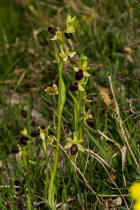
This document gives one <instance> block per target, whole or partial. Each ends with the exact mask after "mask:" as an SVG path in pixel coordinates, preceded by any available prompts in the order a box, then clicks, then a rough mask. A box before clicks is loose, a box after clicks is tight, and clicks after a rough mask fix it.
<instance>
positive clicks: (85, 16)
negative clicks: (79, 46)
mask: <svg viewBox="0 0 140 210" xmlns="http://www.w3.org/2000/svg"><path fill="white" fill-rule="evenodd" d="M82 20H88V21H93V18H92V17H91V16H88V15H83V16H82Z"/></svg>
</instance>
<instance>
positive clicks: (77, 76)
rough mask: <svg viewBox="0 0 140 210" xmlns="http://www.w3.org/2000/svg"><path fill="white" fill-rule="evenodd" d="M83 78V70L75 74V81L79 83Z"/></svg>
mask: <svg viewBox="0 0 140 210" xmlns="http://www.w3.org/2000/svg"><path fill="white" fill-rule="evenodd" d="M82 78H83V70H82V69H79V71H77V72H76V73H75V80H77V81H79V80H81V79H82Z"/></svg>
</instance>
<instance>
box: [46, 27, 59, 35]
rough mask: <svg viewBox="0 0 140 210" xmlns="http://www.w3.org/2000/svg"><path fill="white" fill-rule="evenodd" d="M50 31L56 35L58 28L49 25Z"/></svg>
mask: <svg viewBox="0 0 140 210" xmlns="http://www.w3.org/2000/svg"><path fill="white" fill-rule="evenodd" d="M48 32H49V33H50V34H52V35H56V32H57V29H56V28H53V27H48Z"/></svg>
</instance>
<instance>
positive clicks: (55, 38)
mask: <svg viewBox="0 0 140 210" xmlns="http://www.w3.org/2000/svg"><path fill="white" fill-rule="evenodd" d="M57 39H60V40H62V32H61V31H60V29H59V28H57V31H56V34H55V36H54V37H53V38H51V39H50V40H52V41H55V40H57Z"/></svg>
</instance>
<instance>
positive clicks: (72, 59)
mask: <svg viewBox="0 0 140 210" xmlns="http://www.w3.org/2000/svg"><path fill="white" fill-rule="evenodd" d="M68 61H69V62H70V63H71V64H74V65H78V61H77V60H75V59H74V58H71V57H70V56H68Z"/></svg>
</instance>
